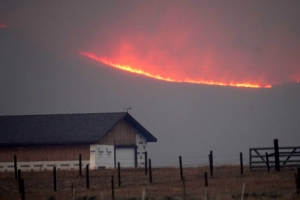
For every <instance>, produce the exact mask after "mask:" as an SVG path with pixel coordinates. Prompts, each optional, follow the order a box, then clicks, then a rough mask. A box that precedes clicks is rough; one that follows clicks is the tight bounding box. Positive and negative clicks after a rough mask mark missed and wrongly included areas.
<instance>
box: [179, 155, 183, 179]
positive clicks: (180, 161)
mask: <svg viewBox="0 0 300 200" xmlns="http://www.w3.org/2000/svg"><path fill="white" fill-rule="evenodd" d="M179 167H180V180H182V181H183V171H182V158H181V156H179Z"/></svg>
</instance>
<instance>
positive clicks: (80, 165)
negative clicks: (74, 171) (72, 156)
mask: <svg viewBox="0 0 300 200" xmlns="http://www.w3.org/2000/svg"><path fill="white" fill-rule="evenodd" d="M79 176H80V177H81V176H82V160H81V154H79Z"/></svg>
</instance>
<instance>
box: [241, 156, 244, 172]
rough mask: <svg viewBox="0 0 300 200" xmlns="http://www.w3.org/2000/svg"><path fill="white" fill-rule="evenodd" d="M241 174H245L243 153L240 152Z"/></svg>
mask: <svg viewBox="0 0 300 200" xmlns="http://www.w3.org/2000/svg"><path fill="white" fill-rule="evenodd" d="M240 163H241V174H242V175H243V174H244V165H243V153H242V152H240Z"/></svg>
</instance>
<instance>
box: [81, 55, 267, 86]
mask: <svg viewBox="0 0 300 200" xmlns="http://www.w3.org/2000/svg"><path fill="white" fill-rule="evenodd" d="M80 54H81V55H83V56H86V57H88V58H91V59H94V60H96V61H99V62H101V63H104V64H106V65H109V66H112V67H115V68H117V69H121V70H124V71H128V72H132V73H135V74H141V75H144V76H147V77H150V78H154V79H158V80H163V81H169V82H179V83H193V84H206V85H219V86H232V87H249V88H271V87H272V86H271V85H265V86H261V85H259V84H253V83H247V82H245V83H233V82H231V83H224V82H216V81H206V80H194V79H188V78H187V79H173V78H170V77H163V76H160V75H158V74H152V73H149V72H147V71H144V70H141V69H138V68H134V67H132V66H129V65H121V64H118V63H113V62H112V61H111V60H110V59H108V58H106V57H98V56H96V55H95V54H93V53H88V52H81V53H80Z"/></svg>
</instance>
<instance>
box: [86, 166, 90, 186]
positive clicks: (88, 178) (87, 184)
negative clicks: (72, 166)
mask: <svg viewBox="0 0 300 200" xmlns="http://www.w3.org/2000/svg"><path fill="white" fill-rule="evenodd" d="M89 188H90V175H89V165H86V189H89Z"/></svg>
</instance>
